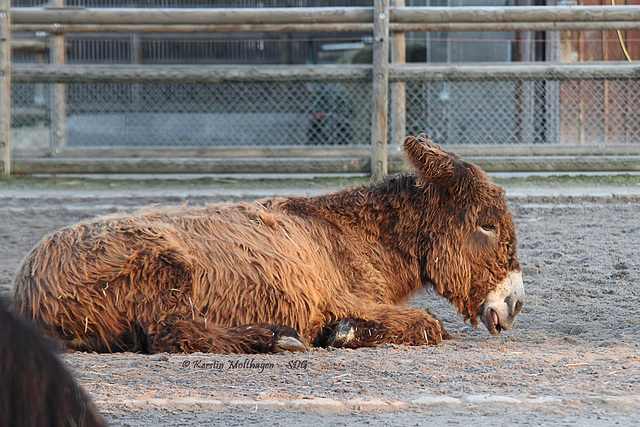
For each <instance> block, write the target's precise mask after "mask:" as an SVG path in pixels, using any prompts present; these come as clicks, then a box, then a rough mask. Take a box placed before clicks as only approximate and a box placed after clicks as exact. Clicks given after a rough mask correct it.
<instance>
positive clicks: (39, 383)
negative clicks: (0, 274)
mask: <svg viewBox="0 0 640 427" xmlns="http://www.w3.org/2000/svg"><path fill="white" fill-rule="evenodd" d="M56 344H57V343H55V342H53V340H50V339H49V338H44V337H42V336H40V334H39V333H38V332H37V331H36V330H35V328H34V327H33V326H31V325H28V324H27V323H26V322H25V321H24V320H23V319H18V318H17V317H15V316H13V315H12V314H11V313H10V312H9V311H8V310H7V309H6V308H5V307H4V304H3V302H2V301H0V426H2V427H5V426H6V427H11V426H21V427H41V426H76V427H82V426H86V427H89V426H102V425H104V424H103V422H102V420H100V418H99V417H98V415H97V414H96V412H95V409H94V407H93V404H92V403H91V401H90V400H89V397H87V395H86V394H85V393H84V391H83V390H82V389H81V388H80V387H79V386H78V385H77V384H76V383H75V381H74V380H73V377H72V376H71V374H70V373H69V372H68V371H67V370H66V369H65V367H64V366H63V365H62V363H61V362H60V361H59V360H58V358H57V357H56V356H55V355H54V353H53V347H55V345H56Z"/></svg>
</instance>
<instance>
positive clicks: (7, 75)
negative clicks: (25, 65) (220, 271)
mask: <svg viewBox="0 0 640 427" xmlns="http://www.w3.org/2000/svg"><path fill="white" fill-rule="evenodd" d="M10 13H11V0H0V67H1V68H0V174H1V175H3V176H8V175H10V174H11V140H10V136H11V28H10V25H11V15H10Z"/></svg>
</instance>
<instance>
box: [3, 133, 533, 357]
mask: <svg viewBox="0 0 640 427" xmlns="http://www.w3.org/2000/svg"><path fill="white" fill-rule="evenodd" d="M403 146H404V150H405V153H406V157H407V159H408V161H409V163H410V164H411V165H413V168H414V169H415V170H414V171H413V173H404V174H400V175H397V176H396V177H394V178H391V179H388V180H386V181H384V182H382V183H380V184H375V185H374V184H371V185H365V186H358V187H354V188H348V189H345V190H342V191H339V192H336V193H333V194H325V195H320V196H315V197H286V198H270V199H265V200H261V201H258V202H255V203H253V204H240V205H228V204H224V205H206V206H204V207H186V206H183V207H164V208H157V207H149V208H145V209H142V210H140V211H138V212H135V213H132V214H112V215H107V216H103V217H99V218H96V219H94V220H91V221H87V222H82V223H79V224H77V225H74V226H71V227H67V228H63V229H61V230H59V231H58V232H55V233H53V234H51V235H49V236H46V237H45V238H44V239H43V240H42V241H41V242H40V243H39V244H38V245H37V246H36V247H35V248H34V249H33V250H32V251H31V252H30V253H29V254H28V255H27V257H26V259H25V260H24V261H23V264H22V266H21V267H20V269H19V272H18V273H17V276H16V278H15V287H14V294H13V299H14V308H15V309H16V310H17V311H18V312H19V313H21V314H22V315H23V316H25V317H27V318H29V319H33V320H34V321H36V322H37V323H39V324H40V325H42V327H44V328H45V329H46V330H47V331H48V332H49V333H50V334H52V335H53V336H55V337H57V338H58V339H60V340H62V341H63V342H65V343H66V344H67V345H68V346H69V347H70V348H72V349H78V350H86V351H97V352H113V351H141V352H149V353H156V352H186V353H190V352H214V353H261V352H274V351H281V350H299V351H304V350H305V348H308V346H309V345H313V346H327V345H329V346H336V347H350V348H356V347H362V346H377V345H380V344H384V343H395V344H407V345H426V344H438V343H440V342H441V341H442V340H443V339H444V338H447V337H448V334H447V333H446V331H445V330H444V329H443V327H442V324H441V323H440V322H439V321H438V320H437V319H435V318H434V317H433V316H432V315H431V314H429V313H428V312H427V311H424V310H420V309H417V308H410V307H406V306H403V305H401V303H403V302H405V301H406V300H407V299H408V298H409V297H410V296H411V295H412V294H413V293H414V292H416V291H417V290H419V289H420V288H423V287H432V288H433V289H435V291H436V292H437V293H438V294H440V295H442V296H444V297H446V298H447V299H448V300H449V301H450V303H451V304H452V305H453V306H454V307H455V308H456V309H457V310H458V311H459V313H461V314H462V315H463V316H464V319H465V321H469V322H470V323H471V325H472V326H474V327H475V326H477V324H478V319H480V321H482V323H484V325H485V326H486V327H487V329H488V330H489V332H490V333H491V335H497V334H498V333H500V332H501V331H502V330H506V329H509V328H510V327H511V326H512V325H513V323H514V320H515V318H516V316H517V314H518V313H519V312H520V309H521V308H522V305H523V301H524V287H523V283H522V275H521V268H520V264H519V262H518V257H517V237H516V230H515V227H514V224H513V220H512V217H511V214H510V212H509V209H508V208H507V205H506V202H505V197H504V191H503V190H502V189H501V188H500V187H498V186H497V185H494V184H493V183H491V182H490V181H489V179H488V177H487V175H486V174H485V173H484V172H483V171H482V170H481V169H480V168H478V167H477V166H475V165H473V164H471V163H468V162H466V161H464V160H462V159H460V158H459V157H458V156H456V155H455V154H453V153H449V152H447V151H444V150H442V149H441V148H440V147H439V146H438V145H436V144H435V143H433V142H431V141H430V140H429V139H428V138H427V137H426V136H425V135H423V134H420V135H418V137H407V138H406V139H405V141H404V143H403Z"/></svg>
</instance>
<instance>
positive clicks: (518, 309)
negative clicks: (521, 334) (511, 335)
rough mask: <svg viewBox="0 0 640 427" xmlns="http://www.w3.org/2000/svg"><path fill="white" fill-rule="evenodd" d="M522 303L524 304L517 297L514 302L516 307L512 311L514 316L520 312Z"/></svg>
mask: <svg viewBox="0 0 640 427" xmlns="http://www.w3.org/2000/svg"><path fill="white" fill-rule="evenodd" d="M523 305H524V302H523V301H522V300H521V299H519V300H518V302H516V308H515V310H514V312H513V315H514V316H515V315H517V314H518V313H520V310H522V306H523Z"/></svg>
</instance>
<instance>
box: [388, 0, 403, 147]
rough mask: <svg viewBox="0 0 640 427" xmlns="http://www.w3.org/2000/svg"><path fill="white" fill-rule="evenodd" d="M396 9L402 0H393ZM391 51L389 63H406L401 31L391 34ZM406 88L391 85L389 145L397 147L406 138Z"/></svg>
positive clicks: (396, 83) (399, 84)
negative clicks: (390, 132)
mask: <svg viewBox="0 0 640 427" xmlns="http://www.w3.org/2000/svg"><path fill="white" fill-rule="evenodd" d="M393 6H394V7H396V8H400V7H404V6H405V1H404V0H393ZM392 42H393V49H392V50H391V61H392V62H395V63H405V62H406V61H407V48H406V41H405V35H404V32H402V31H396V32H394V33H393V40H392ZM406 92H407V87H406V83H405V82H395V83H393V84H392V85H391V129H393V133H392V135H391V144H393V145H396V146H399V145H400V144H401V143H402V141H403V140H404V137H405V136H406V127H407V95H406Z"/></svg>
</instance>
